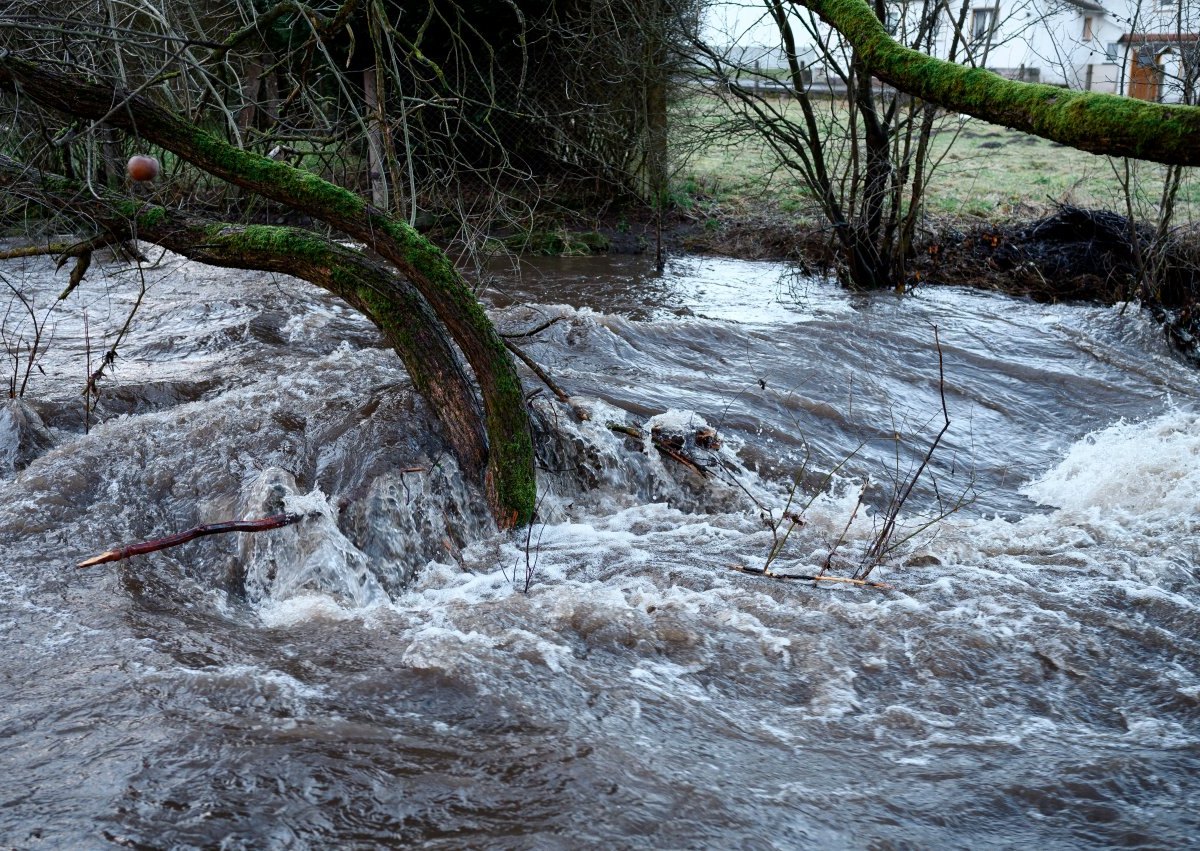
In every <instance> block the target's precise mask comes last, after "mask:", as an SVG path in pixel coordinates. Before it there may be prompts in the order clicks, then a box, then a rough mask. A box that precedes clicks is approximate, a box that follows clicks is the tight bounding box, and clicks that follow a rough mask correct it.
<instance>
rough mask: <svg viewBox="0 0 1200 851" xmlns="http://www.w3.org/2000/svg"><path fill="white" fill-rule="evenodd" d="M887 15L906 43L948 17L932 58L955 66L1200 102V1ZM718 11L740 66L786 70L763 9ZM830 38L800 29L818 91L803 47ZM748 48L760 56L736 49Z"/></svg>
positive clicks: (1008, 4)
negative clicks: (927, 23) (925, 19)
mask: <svg viewBox="0 0 1200 851" xmlns="http://www.w3.org/2000/svg"><path fill="white" fill-rule="evenodd" d="M889 6H890V11H889V15H888V21H887V24H888V27H889V29H890V30H892V31H893V33H894V34H895V35H896V36H897V37H898V38H899V39H900V40H901V41H904V42H906V43H911V41H912V39H913V37H914V36H915V34H916V33H917V32H918V31H920V30H921V29H922V26H921V18H922V16H923V15H925V14H927V12H928V10H930V9H938V10H940V11H939V12H938V14H937V26H936V31H935V34H934V37H933V39H932V49H931V50H930V52H931V53H933V54H934V55H936V56H939V57H942V58H950V57H951V56H953V58H954V60H955V61H956V62H961V63H963V64H972V65H978V66H982V67H985V68H989V69H991V70H993V71H996V72H997V73H999V74H1002V75H1004V76H1007V77H1011V78H1013V79H1020V80H1029V81H1038V82H1042V83H1049V84H1051V85H1058V86H1067V87H1069V88H1073V89H1084V90H1088V91H1094V92H1110V93H1115V94H1127V95H1129V96H1130V97H1136V98H1141V99H1143V100H1157V101H1163V102H1166V103H1176V102H1179V101H1183V100H1186V101H1188V102H1192V103H1196V102H1200V85H1198V78H1200V0H966V5H965V7H964V5H963V2H962V0H891V2H890V3H889ZM717 8H721V9H723V10H724V11H725V12H727V13H728V15H727V17H726V19H725V21H724V25H725V28H724V29H723V30H719V28H716V27H714V30H719V31H720V32H722V33H723V34H724V37H725V39H727V40H728V42H729V43H730V45H731V46H730V48H729V50H730V58H731V61H732V62H733V64H734V65H737V66H741V67H746V68H749V67H751V66H753V67H754V68H778V67H782V66H783V64H784V61H783V56H782V53H781V50H780V48H779V47H778V41H776V40H775V39H777V38H778V35H777V33H775V32H774V25H773V23H772V22H771V21H770V19H769V17H768V16H767V15H766V14H765V8H764V7H763V5H762V3H761V2H750V0H743V2H741V3H738V4H734V3H725V4H719V5H718V7H717ZM793 9H794V10H795V11H794V14H799V15H802V14H804V13H803V12H802V11H800V10H798V9H797V8H796V7H793ZM734 13H736V14H734ZM822 30H823V27H821V26H820V25H810V26H809V27H803V26H800V27H797V37H798V39H799V40H802V46H801V50H802V52H803V53H804V54H805V55H804V56H803V57H802V62H803V64H805V65H806V66H808V67H810V68H811V69H812V70H813V71H814V72H815V74H814V85H821V82H822V80H823V79H825V80H828V79H829V75H827V74H825V73H823V72H822V70H821V65H822V64H823V63H822V62H821V61H820V58H819V55H818V54H817V52H815V51H813V48H812V47H811V45H806V44H803V40H804V39H805V38H806V35H807V37H808V39H811V38H812V35H813V34H815V33H818V32H820V31H822ZM718 40H720V39H718ZM772 42H773V44H772ZM747 43H753V44H756V45H760V46H755V47H740V46H737V45H740V44H747ZM761 45H770V46H761Z"/></svg>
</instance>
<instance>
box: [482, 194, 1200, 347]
mask: <svg viewBox="0 0 1200 851" xmlns="http://www.w3.org/2000/svg"><path fill="white" fill-rule="evenodd" d="M1022 212H1023V213H1024V214H1023V215H1014V216H1012V217H1009V218H1007V219H1002V218H996V217H988V218H984V217H977V216H964V215H948V214H944V215H941V216H930V217H928V218H927V219H926V221H925V222H924V224H923V225H922V227H921V228H920V230H919V231H918V234H917V241H916V244H915V245H914V247H913V252H912V255H911V256H910V257H909V258H908V263H907V270H906V276H905V279H904V281H903V282H902V288H903V290H904V291H911V290H913V289H915V288H919V287H928V286H968V287H973V288H976V289H983V290H989V291H994V292H1001V293H1005V294H1007V295H1014V296H1022V297H1027V298H1031V299H1033V300H1035V301H1039V302H1087V303H1093V304H1103V305H1113V304H1119V303H1124V302H1130V303H1137V304H1140V305H1142V306H1144V307H1145V308H1146V309H1148V310H1149V311H1150V312H1151V313H1152V314H1153V315H1154V317H1155V319H1156V320H1157V321H1158V322H1159V324H1160V325H1162V326H1163V328H1164V331H1165V332H1166V334H1167V335H1168V337H1169V338H1170V340H1171V343H1172V345H1173V346H1174V347H1175V348H1176V349H1177V350H1178V351H1179V352H1181V353H1182V354H1183V355H1185V356H1186V357H1188V358H1189V359H1190V360H1191V361H1193V362H1194V363H1197V364H1200V225H1198V224H1189V225H1187V226H1184V227H1180V228H1177V229H1176V230H1175V231H1174V232H1173V233H1172V234H1171V235H1170V236H1169V237H1168V238H1167V239H1166V240H1165V241H1164V242H1163V243H1162V248H1161V249H1160V250H1159V251H1158V252H1157V253H1154V254H1152V250H1151V245H1153V244H1154V233H1153V230H1152V228H1151V227H1150V226H1149V225H1147V224H1144V223H1138V224H1137V225H1135V226H1134V227H1132V228H1131V227H1130V224H1129V220H1128V219H1127V218H1126V217H1125V216H1122V215H1120V214H1118V213H1114V212H1112V211H1109V210H1104V209H1088V208H1084V207H1079V206H1075V205H1071V204H1066V203H1061V204H1048V205H1043V206H1040V207H1032V206H1030V207H1026V208H1024V209H1023V211H1022ZM503 245H504V246H506V247H508V248H510V249H511V248H515V249H517V250H518V253H520V252H521V250H523V251H524V252H525V253H534V254H589V253H604V252H607V253H614V254H655V253H659V252H661V254H662V255H663V256H664V257H669V256H672V255H674V256H678V255H680V254H707V255H713V256H720V257H729V258H734V259H740V260H770V261H787V262H792V263H795V264H797V265H798V267H799V268H800V269H802V270H803V271H805V272H806V273H809V274H816V275H823V274H824V275H834V274H836V269H837V264H838V252H837V245H836V243H835V240H834V238H833V233H832V231H831V229H830V228H828V227H827V226H823V225H821V224H818V223H813V222H812V221H811V220H808V219H805V218H802V217H800V216H797V215H794V214H788V213H786V212H785V211H783V210H782V209H781V208H780V207H779V206H778V205H777V204H774V203H770V202H766V203H763V204H760V205H757V206H751V205H745V204H742V205H739V206H738V207H736V208H734V207H732V206H729V205H725V204H720V203H717V202H710V203H707V204H703V205H701V204H693V205H687V206H681V205H676V206H675V207H674V208H673V209H671V210H670V211H669V212H668V213H667V214H666V215H664V217H663V219H662V221H661V222H659V221H657V220H656V219H655V218H654V217H653V216H652V215H650V214H649V213H642V214H640V215H636V216H632V215H630V214H628V213H622V214H620V215H617V216H613V217H609V218H608V219H607V220H602V221H600V222H597V221H595V220H592V221H590V222H588V223H587V225H586V227H581V226H575V227H572V226H569V225H564V226H562V227H559V228H558V229H556V230H552V231H550V232H548V233H547V234H534V235H529V236H527V237H523V236H518V237H515V238H514V237H513V236H509V237H507V238H506V239H505V241H504V242H503ZM1146 269H1150V270H1153V283H1147V282H1146V279H1147V275H1146V274H1145V272H1144V270H1146Z"/></svg>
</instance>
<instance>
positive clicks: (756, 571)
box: [729, 564, 892, 591]
mask: <svg viewBox="0 0 1200 851" xmlns="http://www.w3.org/2000/svg"><path fill="white" fill-rule="evenodd" d="M729 569H730V570H736V571H737V572H738V573H749V574H750V575H751V576H765V577H766V578H767V579H794V580H802V581H805V582H841V583H843V584H846V585H858V586H859V587H862V588H879V589H881V590H884V591H890V590H892V586H891V585H888V584H887V583H886V582H872V581H871V580H869V579H850V578H848V577H845V576H818V575H814V574H809V573H779V572H777V571H774V570H769V569H768V568H765V567H764V568H758V567H746V566H744V565H740V564H731V565H729Z"/></svg>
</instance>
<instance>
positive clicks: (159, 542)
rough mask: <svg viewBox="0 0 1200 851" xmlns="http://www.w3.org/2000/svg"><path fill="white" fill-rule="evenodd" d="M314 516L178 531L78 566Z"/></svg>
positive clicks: (282, 516)
mask: <svg viewBox="0 0 1200 851" xmlns="http://www.w3.org/2000/svg"><path fill="white" fill-rule="evenodd" d="M311 516H312V515H311V514H272V515H271V516H269V517H262V518H259V519H258V520H227V521H225V522H224V523H207V524H205V525H203V526H196V527H195V528H193V529H188V530H187V531H186V532H176V533H175V534H174V535H167V536H166V537H165V538H156V539H154V540H153V541H142V542H141V543H138V544H130V545H128V546H125V547H118V548H117V549H115V550H108V551H106V552H103V553H101V554H100V555H98V556H92V557H91V558H89V559H84V560H83V561H81V562H79V564H77V565H75V566H76V567H77V568H82V567H94V566H95V565H97V564H107V563H108V562H110V561H122V560H124V559H127V558H130V557H132V556H140V555H144V554H146V553H153V552H158V551H159V550H165V549H168V548H170V547H177V546H179V545H180V544H186V543H187V542H188V541H194V540H195V539H196V538H202V537H204V536H205V535H220V534H223V533H225V532H264V531H266V530H267V529H279V528H281V527H283V526H291V525H292V524H293V523H297V522H299V521H301V520H303V519H304V518H305V517H311Z"/></svg>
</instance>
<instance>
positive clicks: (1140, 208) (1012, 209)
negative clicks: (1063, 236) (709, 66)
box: [675, 100, 1200, 224]
mask: <svg viewBox="0 0 1200 851" xmlns="http://www.w3.org/2000/svg"><path fill="white" fill-rule="evenodd" d="M687 106H688V109H687V112H686V115H681V118H682V120H680V121H679V122H677V124H676V127H677V128H679V129H677V131H676V136H675V142H676V149H677V150H678V151H680V152H683V151H688V150H689V149H690V153H688V154H681V155H680V157H679V159H680V163H679V165H678V167H677V170H676V173H675V186H676V199H675V200H676V201H677V202H680V203H683V204H689V203H696V199H699V198H703V199H706V200H707V201H709V202H710V203H715V204H716V205H717V206H718V207H720V208H721V209H723V210H725V211H728V212H732V213H735V214H736V213H739V212H745V213H749V212H753V211H754V210H756V209H772V210H776V211H779V212H783V213H788V214H795V215H800V216H802V217H807V216H813V215H816V213H815V212H814V211H813V205H812V202H811V200H810V198H809V196H808V194H807V192H806V191H805V189H804V187H803V185H802V184H801V182H800V180H799V178H798V177H797V176H795V175H793V174H792V173H791V172H790V171H789V170H787V169H786V168H781V167H780V165H779V163H778V160H777V158H775V157H774V155H773V153H772V152H771V151H770V149H769V148H768V147H767V145H766V144H764V143H763V142H762V141H761V140H759V139H756V138H745V137H738V136H734V135H733V134H728V133H721V132H720V131H719V130H717V129H716V128H718V127H719V126H720V115H719V113H717V112H716V111H715V101H711V102H709V103H707V104H704V103H701V104H699V108H697V102H696V101H694V100H693V101H692V102H690V103H689V104H688V105H687ZM714 131H715V132H714ZM935 149H936V154H937V156H938V157H940V158H941V161H940V163H939V164H938V166H937V168H936V170H935V172H934V175H933V179H932V180H931V182H930V187H929V192H928V195H927V197H926V211H927V213H928V214H929V215H930V216H933V217H938V218H940V217H967V218H975V219H985V220H995V221H1001V220H1012V219H1014V218H1032V217H1036V216H1037V215H1040V214H1041V213H1043V212H1045V211H1047V210H1049V209H1050V208H1051V207H1052V206H1053V205H1054V204H1055V203H1068V204H1074V205H1077V206H1082V207H1092V208H1103V209H1109V210H1115V211H1117V212H1121V213H1124V212H1125V197H1124V193H1123V191H1122V188H1121V180H1119V179H1118V172H1120V175H1121V177H1123V176H1124V167H1125V166H1124V163H1123V161H1120V160H1114V159H1110V158H1109V157H1103V156H1096V155H1093V154H1088V153H1084V152H1083V151H1077V150H1075V149H1073V148H1067V147H1063V146H1061V145H1057V144H1055V143H1053V142H1048V141H1046V140H1045V139H1040V138H1038V137H1036V136H1030V135H1027V134H1025V133H1019V132H1017V131H1014V130H1009V129H1007V128H1003V127H997V126H995V125H991V124H987V123H986V122H983V121H979V120H977V119H972V118H965V117H963V118H960V117H958V116H949V117H947V118H945V119H943V121H942V126H941V129H940V132H939V134H938V136H937V140H936V143H935ZM1133 168H1134V173H1133V177H1134V179H1133V181H1132V185H1133V186H1134V187H1135V190H1136V191H1135V205H1134V210H1135V214H1136V215H1137V217H1138V218H1142V219H1151V218H1153V217H1154V216H1156V212H1157V206H1158V203H1159V196H1160V194H1161V192H1162V176H1163V172H1164V168H1163V167H1162V166H1158V165H1155V164H1152V163H1138V164H1135V165H1134V166H1133ZM1114 169H1116V170H1114ZM1193 171H1194V170H1193ZM1175 221H1176V223H1177V224H1188V223H1196V222H1197V221H1200V179H1197V175H1193V174H1185V176H1184V180H1183V184H1182V186H1181V188H1180V192H1179V197H1178V200H1177V202H1176V219H1175Z"/></svg>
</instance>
